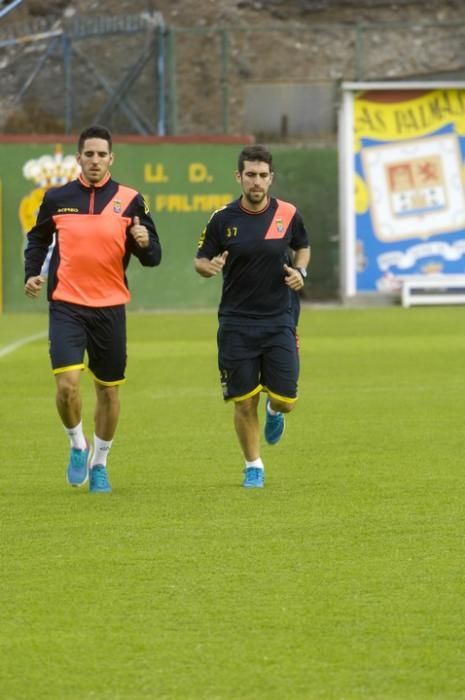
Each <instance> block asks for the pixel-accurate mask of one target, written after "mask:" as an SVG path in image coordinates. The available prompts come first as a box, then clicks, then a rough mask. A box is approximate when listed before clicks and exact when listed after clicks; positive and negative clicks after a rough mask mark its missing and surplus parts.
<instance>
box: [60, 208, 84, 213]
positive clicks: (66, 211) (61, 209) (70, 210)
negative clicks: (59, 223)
mask: <svg viewBox="0 0 465 700" xmlns="http://www.w3.org/2000/svg"><path fill="white" fill-rule="evenodd" d="M78 211H79V209H74V208H73V207H61V208H60V209H57V214H75V213H76V212H78Z"/></svg>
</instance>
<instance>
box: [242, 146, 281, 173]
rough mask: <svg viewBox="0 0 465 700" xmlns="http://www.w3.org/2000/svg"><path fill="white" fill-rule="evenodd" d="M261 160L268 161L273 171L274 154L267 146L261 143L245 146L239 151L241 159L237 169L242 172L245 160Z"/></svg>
mask: <svg viewBox="0 0 465 700" xmlns="http://www.w3.org/2000/svg"><path fill="white" fill-rule="evenodd" d="M246 160H252V161H260V162H262V163H268V165H269V166H270V171H271V172H272V171H273V156H272V155H271V153H270V152H269V150H268V149H267V148H265V146H260V144H255V145H253V146H245V147H244V148H243V149H242V151H241V152H240V153H239V159H238V161H237V169H238V170H239V172H240V173H242V172H243V170H244V161H246Z"/></svg>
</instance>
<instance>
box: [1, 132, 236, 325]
mask: <svg viewBox="0 0 465 700" xmlns="http://www.w3.org/2000/svg"><path fill="white" fill-rule="evenodd" d="M76 141H77V137H76V138H73V139H72V140H71V139H70V138H69V137H64V138H62V139H60V137H55V138H53V137H52V138H48V137H47V139H45V138H44V137H31V138H30V139H29V140H27V141H26V140H25V138H22V139H21V138H19V137H10V138H8V137H6V136H3V137H2V138H1V141H0V197H1V200H0V263H1V268H0V277H1V279H0V283H1V284H0V290H1V299H0V301H1V307H2V308H3V310H5V311H21V310H28V311H32V310H35V309H39V308H40V309H45V308H46V302H45V299H41V300H40V301H39V300H34V302H31V300H30V299H27V298H26V297H25V295H24V291H23V287H24V279H23V275H24V271H23V250H24V245H25V237H26V233H27V231H28V230H29V229H30V228H31V227H32V226H33V225H34V222H35V218H36V215H37V211H38V209H39V206H40V203H41V201H42V198H43V196H44V192H45V191H46V190H47V189H48V188H49V187H54V186H57V185H60V184H63V183H65V182H67V181H68V180H70V179H72V178H75V177H76V175H77V173H78V169H77V165H76V160H75V157H74V156H75V152H76ZM247 142H250V140H249V141H247V137H242V138H241V137H225V138H224V139H223V140H220V139H210V140H206V141H204V142H192V141H191V142H185V141H182V140H181V141H180V142H171V141H169V140H167V141H164V140H162V139H160V140H159V141H157V142H153V141H152V142H150V141H143V140H142V139H141V138H139V139H137V137H135V138H133V139H132V140H128V141H127V142H126V141H124V140H120V139H118V138H117V137H115V143H114V153H115V161H114V165H113V167H112V175H113V177H114V178H115V179H116V180H118V181H119V182H121V183H122V184H125V185H127V186H129V187H133V188H134V189H137V190H138V191H139V192H141V193H142V194H143V196H144V198H145V200H146V202H147V204H148V206H149V209H150V211H151V213H152V216H153V218H154V220H155V223H156V226H157V229H158V232H159V236H160V240H161V243H162V249H163V260H162V264H161V265H160V267H158V268H156V269H149V268H143V267H142V266H141V265H140V264H139V262H138V261H137V260H136V259H133V260H131V262H130V265H129V268H128V270H127V277H128V281H129V288H130V290H131V293H132V301H131V302H130V308H133V309H159V308H160V309H169V308H173V309H174V308H189V307H200V308H201V307H210V306H215V305H216V304H217V303H218V300H219V286H218V284H217V280H205V279H203V278H201V277H199V275H197V274H196V273H195V271H194V268H193V258H194V255H195V252H196V249H197V242H198V240H199V238H200V234H201V232H202V230H203V228H204V226H205V225H206V223H207V221H208V219H209V217H210V215H211V213H212V212H213V211H214V210H215V209H218V208H219V207H222V206H223V205H224V204H226V203H227V202H229V201H231V200H232V199H234V198H235V197H237V196H239V191H238V188H237V183H236V182H235V179H234V171H235V169H236V167H237V156H238V153H239V151H240V150H241V147H242V145H244V143H247ZM208 282H209V283H208ZM44 296H45V295H44Z"/></svg>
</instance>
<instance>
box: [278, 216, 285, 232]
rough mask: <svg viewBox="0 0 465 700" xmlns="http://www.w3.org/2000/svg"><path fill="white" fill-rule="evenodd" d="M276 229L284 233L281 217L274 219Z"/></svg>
mask: <svg viewBox="0 0 465 700" xmlns="http://www.w3.org/2000/svg"><path fill="white" fill-rule="evenodd" d="M276 230H277V231H278V233H284V221H283V220H282V219H281V218H279V219H276Z"/></svg>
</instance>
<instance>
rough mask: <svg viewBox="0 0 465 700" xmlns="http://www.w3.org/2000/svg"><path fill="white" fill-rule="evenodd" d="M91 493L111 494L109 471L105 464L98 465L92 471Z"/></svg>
mask: <svg viewBox="0 0 465 700" xmlns="http://www.w3.org/2000/svg"><path fill="white" fill-rule="evenodd" d="M89 492H90V493H111V486H110V482H109V481H108V476H107V470H106V468H105V467H104V466H103V464H96V465H95V467H92V469H91V470H90V485H89Z"/></svg>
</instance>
